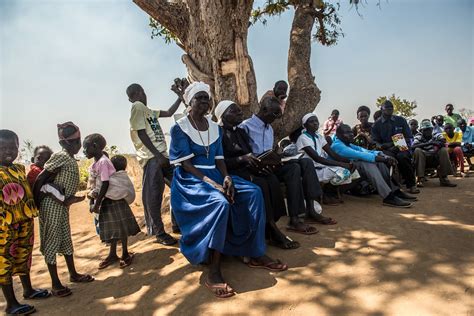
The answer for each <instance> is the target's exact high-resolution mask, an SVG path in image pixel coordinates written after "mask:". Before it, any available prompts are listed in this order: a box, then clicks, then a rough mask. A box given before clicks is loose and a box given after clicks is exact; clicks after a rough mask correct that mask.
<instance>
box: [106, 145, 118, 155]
mask: <svg viewBox="0 0 474 316" xmlns="http://www.w3.org/2000/svg"><path fill="white" fill-rule="evenodd" d="M104 151H105V152H106V153H108V154H109V156H110V157H112V156H115V155H117V154H118V153H119V149H118V147H117V145H111V146H110V147H109V146H105V148H104Z"/></svg>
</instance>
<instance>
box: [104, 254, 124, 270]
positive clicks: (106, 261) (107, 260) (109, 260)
mask: <svg viewBox="0 0 474 316" xmlns="http://www.w3.org/2000/svg"><path fill="white" fill-rule="evenodd" d="M118 260H119V258H118V257H113V258H110V257H107V258H105V259H104V260H102V261H101V262H100V263H99V270H102V269H105V268H107V267H108V266H110V265H111V264H113V263H115V262H117V261H118Z"/></svg>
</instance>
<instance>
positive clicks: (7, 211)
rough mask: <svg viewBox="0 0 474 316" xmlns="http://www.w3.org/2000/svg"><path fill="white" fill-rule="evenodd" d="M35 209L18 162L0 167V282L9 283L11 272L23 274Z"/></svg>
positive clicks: (26, 268) (26, 270)
mask: <svg viewBox="0 0 474 316" xmlns="http://www.w3.org/2000/svg"><path fill="white" fill-rule="evenodd" d="M37 215H38V210H37V208H36V206H35V202H34V200H33V193H32V191H31V188H30V185H29V184H28V181H27V179H26V173H25V167H24V166H22V165H19V164H12V165H11V166H1V167H0V285H6V284H11V281H12V275H26V274H28V273H29V271H30V267H31V255H32V253H33V243H34V228H33V223H34V222H33V218H34V217H36V216H37Z"/></svg>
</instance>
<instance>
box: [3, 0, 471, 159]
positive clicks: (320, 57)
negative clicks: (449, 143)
mask: <svg viewBox="0 0 474 316" xmlns="http://www.w3.org/2000/svg"><path fill="white" fill-rule="evenodd" d="M342 2H343V3H345V0H342ZM347 2H348V1H347ZM257 3H258V1H257ZM375 3H376V1H375V0H367V4H364V6H363V7H361V8H360V13H361V14H362V17H361V16H359V15H358V14H357V13H356V11H355V10H354V8H351V7H350V6H349V5H343V6H342V7H341V10H340V14H341V16H342V28H343V30H344V33H345V37H344V38H341V39H340V41H339V43H338V45H337V46H334V47H329V48H328V47H322V46H320V45H318V44H317V43H314V44H313V47H312V48H313V51H312V57H311V64H312V69H313V73H314V75H315V76H316V82H317V84H318V86H319V88H320V89H321V90H322V99H321V102H320V103H319V105H318V107H317V109H316V113H317V114H318V115H319V116H320V119H321V120H323V119H325V118H326V117H327V116H328V115H329V113H330V112H331V110H332V109H334V108H337V109H339V110H340V112H341V117H342V118H343V119H344V120H345V121H346V122H347V123H350V124H352V123H355V121H356V119H355V109H356V108H357V107H358V106H359V105H362V104H365V105H369V106H370V107H371V108H372V109H375V105H374V104H375V100H376V99H377V97H378V96H382V95H389V94H391V93H395V94H397V95H399V96H401V97H403V98H406V99H409V100H416V101H417V102H418V106H419V108H418V109H417V113H418V114H419V115H418V117H419V118H424V117H429V116H432V115H434V114H438V113H442V112H443V109H444V105H445V104H446V103H448V102H451V103H453V104H454V105H455V107H456V108H462V107H465V108H471V109H472V108H474V102H473V101H474V97H473V93H474V81H473V74H474V63H473V59H474V57H473V53H474V39H473V37H474V1H470V0H450V1H448V2H447V1H442V0H391V1H388V2H387V1H384V0H381V8H379V7H377V6H376V5H375ZM447 3H449V5H447ZM292 18H293V13H292V12H288V13H285V14H284V15H282V16H281V17H276V18H272V19H269V21H268V24H267V25H266V26H263V25H256V26H253V27H251V29H250V30H249V38H248V40H249V41H248V46H249V53H250V55H251V57H252V59H253V63H254V66H255V71H256V76H257V84H258V92H259V95H261V94H262V93H263V92H264V91H266V90H268V89H269V88H270V87H272V85H273V83H274V82H275V81H276V80H279V79H286V62H287V60H286V58H287V51H288V41H289V40H288V38H289V37H288V36H289V31H290V26H291V21H292ZM0 21H1V22H0V23H1V24H0V28H1V29H0V32H1V33H0V34H1V35H0V69H1V73H0V125H1V128H8V129H12V130H14V131H16V132H17V133H18V134H19V136H20V138H21V139H30V140H32V141H33V143H34V144H35V145H39V144H47V145H50V146H52V147H54V148H55V149H57V148H58V145H57V137H56V127H55V126H56V123H59V122H64V121H68V120H72V121H74V122H75V123H76V124H78V125H79V126H80V127H81V129H82V133H83V135H87V134H90V133H94V132H98V133H101V134H103V135H104V136H105V137H106V139H107V140H108V143H109V144H111V145H112V144H113V145H118V146H119V148H120V150H121V151H123V152H132V151H133V146H132V143H131V141H130V138H129V126H128V118H129V110H130V104H129V103H128V100H127V98H126V95H125V88H126V87H127V85H128V84H130V83H132V82H139V83H141V84H142V85H143V87H144V88H145V89H146V91H147V94H148V100H149V105H150V106H151V107H155V108H158V109H166V108H167V107H169V106H170V105H171V104H172V102H173V101H174V99H175V97H174V95H173V93H172V92H171V91H169V86H170V85H171V83H172V80H173V78H175V77H177V76H181V77H183V76H185V75H186V73H185V68H184V66H183V65H182V63H181V60H180V58H181V55H182V51H181V50H180V49H179V48H178V47H176V46H175V45H166V44H164V42H163V41H162V40H160V39H154V40H151V39H150V29H149V27H148V18H147V15H146V14H145V13H144V12H143V11H141V10H140V9H139V8H138V7H137V6H135V5H134V4H133V3H131V1H121V0H117V1H99V0H86V1H67V0H64V1H59V0H57V1H42V0H35V1H34V0H29V1H26V0H15V1H14V0H3V1H1V2H0ZM171 123H172V121H171V120H164V121H163V127H164V129H165V130H168V129H169V126H170V125H171Z"/></svg>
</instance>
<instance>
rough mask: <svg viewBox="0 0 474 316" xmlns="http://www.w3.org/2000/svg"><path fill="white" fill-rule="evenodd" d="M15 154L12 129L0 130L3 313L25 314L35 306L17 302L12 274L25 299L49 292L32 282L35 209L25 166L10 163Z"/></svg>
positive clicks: (0, 275)
mask: <svg viewBox="0 0 474 316" xmlns="http://www.w3.org/2000/svg"><path fill="white" fill-rule="evenodd" d="M17 156H18V136H17V135H16V134H15V133H14V132H12V131H9V130H0V285H1V287H2V291H3V295H4V297H5V301H6V303H7V306H6V310H5V312H6V314H7V315H28V314H31V313H34V312H35V308H34V307H33V306H31V305H28V304H20V303H19V302H18V300H17V299H16V297H15V292H14V291H13V284H12V276H13V275H19V276H20V280H21V284H22V285H23V297H24V298H26V299H39V298H46V297H49V296H50V293H49V292H48V291H47V290H41V289H33V288H32V286H31V280H30V267H31V257H32V253H33V241H34V228H33V223H34V221H33V218H34V217H36V216H37V215H38V210H37V208H36V206H35V203H34V200H33V193H32V192H31V188H30V186H29V184H28V181H27V179H26V173H25V167H24V166H22V165H20V164H16V163H13V161H14V160H15V159H16V157H17Z"/></svg>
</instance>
